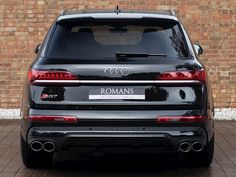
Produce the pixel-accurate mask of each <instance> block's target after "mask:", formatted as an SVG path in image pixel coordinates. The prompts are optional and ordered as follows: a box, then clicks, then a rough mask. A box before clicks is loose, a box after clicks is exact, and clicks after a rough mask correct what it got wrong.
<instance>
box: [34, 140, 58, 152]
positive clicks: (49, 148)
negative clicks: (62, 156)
mask: <svg viewBox="0 0 236 177" xmlns="http://www.w3.org/2000/svg"><path fill="white" fill-rule="evenodd" d="M30 148H31V149H32V150H33V151H35V152H39V151H41V150H44V151H46V152H53V151H54V150H55V149H56V146H55V144H54V143H53V142H51V141H46V142H45V143H41V142H40V141H32V142H31V143H30Z"/></svg>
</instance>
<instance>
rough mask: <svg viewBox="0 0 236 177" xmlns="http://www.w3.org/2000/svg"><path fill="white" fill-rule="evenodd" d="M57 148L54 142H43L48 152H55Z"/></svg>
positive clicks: (44, 148)
mask: <svg viewBox="0 0 236 177" xmlns="http://www.w3.org/2000/svg"><path fill="white" fill-rule="evenodd" d="M55 149H56V146H55V144H54V143H53V142H51V141H47V142H45V143H43V150H45V151H46V152H53V151H54V150H55Z"/></svg>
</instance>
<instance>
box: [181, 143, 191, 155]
mask: <svg viewBox="0 0 236 177" xmlns="http://www.w3.org/2000/svg"><path fill="white" fill-rule="evenodd" d="M179 150H180V151H181V152H185V153H186V152H189V151H190V150H191V144H190V143H188V142H182V143H181V144H180V145H179Z"/></svg>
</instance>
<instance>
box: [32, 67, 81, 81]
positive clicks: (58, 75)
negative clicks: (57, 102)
mask: <svg viewBox="0 0 236 177" xmlns="http://www.w3.org/2000/svg"><path fill="white" fill-rule="evenodd" d="M75 79H77V77H76V76H75V75H73V74H72V73H70V72H66V71H41V70H34V69H31V70H29V72H28V80H29V81H30V82H34V81H35V80H75Z"/></svg>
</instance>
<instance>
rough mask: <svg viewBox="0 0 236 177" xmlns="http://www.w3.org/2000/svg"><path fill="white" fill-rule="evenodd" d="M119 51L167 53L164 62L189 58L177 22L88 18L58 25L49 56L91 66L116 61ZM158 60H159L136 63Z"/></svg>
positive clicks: (148, 58) (51, 42) (153, 58)
mask: <svg viewBox="0 0 236 177" xmlns="http://www.w3.org/2000/svg"><path fill="white" fill-rule="evenodd" d="M116 52H127V53H148V54H166V56H167V57H165V58H164V59H166V58H183V57H188V56H189V53H188V48H187V45H186V42H185V38H184V36H183V33H182V30H181V28H180V25H179V23H178V22H176V21H174V20H163V19H159V20H158V19H155V20H140V19H139V20H88V19H87V20H80V21H68V22H64V23H62V24H57V25H56V29H55V31H54V33H53V36H52V39H51V41H50V44H49V48H48V52H47V57H48V58H54V59H73V60H81V62H82V61H83V62H85V63H86V61H87V62H88V63H89V61H90V60H93V61H94V60H95V62H96V60H101V59H102V60H106V61H107V60H113V61H116V58H115V53H116ZM157 58H158V59H159V58H160V57H147V58H141V59H140V58H139V59H137V60H156V59H157ZM133 60H135V59H133ZM97 62H98V61H97Z"/></svg>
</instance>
